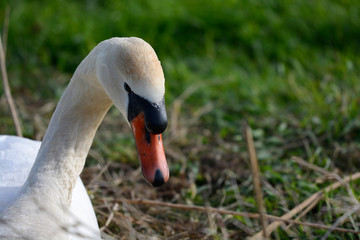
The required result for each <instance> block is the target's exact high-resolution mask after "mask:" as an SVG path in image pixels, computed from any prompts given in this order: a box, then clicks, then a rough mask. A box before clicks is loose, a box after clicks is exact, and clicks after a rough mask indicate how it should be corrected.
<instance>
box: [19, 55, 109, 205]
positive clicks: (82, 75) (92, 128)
mask: <svg viewBox="0 0 360 240" xmlns="http://www.w3.org/2000/svg"><path fill="white" fill-rule="evenodd" d="M92 64H94V60H93V59H92V58H91V55H89V56H88V57H87V58H85V60H84V61H83V62H82V63H81V64H80V66H79V67H78V69H77V70H76V72H75V74H74V76H73V78H72V80H71V82H70V84H69V86H68V87H67V89H66V90H65V93H64V94H63V96H62V97H61V99H60V101H59V103H58V106H57V108H56V110H55V112H54V114H53V116H52V118H51V121H50V124H49V127H48V130H47V131H46V134H45V137H44V139H43V141H42V145H41V147H40V150H39V153H38V155H37V157H36V160H35V163H34V166H33V168H32V169H31V172H30V174H29V177H28V179H27V182H26V184H25V185H24V186H26V188H27V190H26V192H32V190H34V191H36V193H32V194H33V195H34V194H36V195H38V196H42V197H45V196H50V197H51V198H54V195H55V196H56V195H57V196H58V197H59V198H60V199H61V200H60V199H59V200H60V201H61V202H62V203H63V204H67V205H69V204H70V201H71V195H72V190H73V188H74V186H75V182H76V179H77V177H78V176H79V175H80V173H81V171H82V169H83V167H84V164H85V159H86V156H87V154H88V151H89V149H90V146H91V144H92V141H93V139H94V136H95V133H96V130H97V128H98V127H99V125H100V123H101V121H102V120H103V118H104V116H105V114H106V112H107V111H108V109H109V108H110V106H111V104H112V101H111V100H110V98H109V97H108V96H107V94H106V93H105V91H104V90H103V88H102V87H101V85H100V83H99V82H98V79H97V78H96V75H95V74H93V73H92V71H93V67H91V65H92ZM49 182H51V184H49ZM29 190H30V191H29Z"/></svg>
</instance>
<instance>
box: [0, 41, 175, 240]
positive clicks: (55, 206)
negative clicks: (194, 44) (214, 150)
mask: <svg viewBox="0 0 360 240" xmlns="http://www.w3.org/2000/svg"><path fill="white" fill-rule="evenodd" d="M164 84H165V79H164V74H163V71H162V68H161V65H160V62H159V60H158V58H157V56H156V53H155V51H154V50H153V49H152V47H151V46H150V45H149V44H148V43H146V42H145V41H143V40H142V39H139V38H134V37H133V38H111V39H109V40H105V41H103V42H101V43H100V44H99V45H98V46H96V47H95V48H94V49H93V50H92V51H91V52H90V53H89V55H88V56H87V57H86V58H85V59H84V60H83V61H82V62H81V63H80V65H79V66H78V68H77V69H76V71H75V73H74V75H73V77H72V79H71V81H70V83H69V85H68V87H67V88H66V90H65V92H64V94H63V96H62V97H61V99H60V101H59V103H58V105H57V108H56V110H55V112H54V114H53V116H52V118H51V121H50V124H49V127H48V129H47V131H46V133H45V136H44V139H43V141H42V143H41V146H40V142H36V141H32V140H29V139H24V138H19V137H11V136H0V239H14V240H15V239H31V240H32V239H36V240H42V239H43V240H50V239H58V240H63V239H67V240H68V239H101V237H100V232H99V227H98V225H97V222H96V218H95V214H94V210H93V208H92V206H91V203H90V199H89V197H88V196H87V194H86V190H85V188H84V185H83V184H82V182H81V180H80V178H79V174H80V173H81V171H82V169H83V167H84V164H85V158H86V156H87V154H88V151H89V148H90V145H91V143H92V141H93V138H94V135H95V132H96V130H97V128H98V126H99V125H100V123H101V121H102V119H103V118H104V116H105V114H106V112H107V111H108V109H109V108H110V106H111V105H112V104H113V103H114V104H115V106H116V107H117V108H118V109H119V110H120V112H121V113H122V114H123V116H124V117H125V118H126V119H127V120H128V123H129V125H130V127H131V129H132V131H133V134H134V138H135V141H136V147H137V150H138V155H139V159H140V164H141V169H142V172H143V175H144V177H145V179H146V180H147V181H148V182H150V183H151V184H152V185H153V186H160V185H162V184H163V183H164V182H166V181H167V180H168V178H169V170H168V165H167V163H166V158H165V153H164V149H163V144H162V135H161V133H162V132H163V131H164V130H165V128H166V126H167V116H166V111H165V103H164V93H165V87H164ZM39 147H40V148H39ZM35 156H36V157H35ZM76 233H78V234H76Z"/></svg>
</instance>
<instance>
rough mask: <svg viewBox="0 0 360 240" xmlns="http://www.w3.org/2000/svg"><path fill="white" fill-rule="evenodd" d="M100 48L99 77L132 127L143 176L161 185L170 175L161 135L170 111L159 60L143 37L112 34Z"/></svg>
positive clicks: (98, 58)
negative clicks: (119, 36)
mask: <svg viewBox="0 0 360 240" xmlns="http://www.w3.org/2000/svg"><path fill="white" fill-rule="evenodd" d="M99 48H100V49H101V51H100V50H99V51H98V57H97V60H96V74H97V78H98V79H99V81H100V83H101V85H102V87H103V88H104V90H105V92H106V93H107V95H108V96H109V97H110V98H111V100H112V101H113V103H114V104H115V106H116V107H117V108H118V109H119V110H120V112H121V113H122V114H123V116H124V117H125V119H127V121H128V123H129V125H130V127H131V129H132V131H133V134H134V138H135V141H136V147H137V151H138V155H139V159H140V164H141V169H142V173H143V175H144V178H145V179H146V180H147V181H148V182H150V183H151V184H152V185H153V186H161V185H162V184H163V183H165V182H166V181H167V180H168V178H169V169H168V165H167V162H166V157H165V153H164V148H163V143H162V135H161V133H163V132H164V131H165V129H166V126H167V115H166V110H165V101H164V93H165V79H164V73H163V70H162V68H161V64H160V61H159V60H158V58H157V55H156V53H155V51H154V50H153V48H152V47H151V46H150V45H149V44H148V43H146V42H145V41H144V40H142V39H140V38H112V39H109V40H106V41H104V42H102V43H100V44H99Z"/></svg>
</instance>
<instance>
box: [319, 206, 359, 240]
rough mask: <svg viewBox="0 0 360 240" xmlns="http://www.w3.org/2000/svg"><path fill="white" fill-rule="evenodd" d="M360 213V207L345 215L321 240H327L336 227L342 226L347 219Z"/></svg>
mask: <svg viewBox="0 0 360 240" xmlns="http://www.w3.org/2000/svg"><path fill="white" fill-rule="evenodd" d="M359 211H360V207H359V206H356V207H354V208H353V209H351V210H350V211H348V212H347V213H345V214H344V215H343V216H341V217H340V218H338V219H337V220H336V222H335V223H334V224H333V225H332V226H331V229H329V230H328V231H327V232H326V233H325V235H324V236H323V237H322V238H321V240H326V239H327V238H328V237H329V235H330V234H331V232H332V231H333V228H334V227H337V226H339V225H340V224H342V223H343V222H344V221H345V220H346V219H347V218H349V217H350V216H351V215H353V214H355V213H358V212H359Z"/></svg>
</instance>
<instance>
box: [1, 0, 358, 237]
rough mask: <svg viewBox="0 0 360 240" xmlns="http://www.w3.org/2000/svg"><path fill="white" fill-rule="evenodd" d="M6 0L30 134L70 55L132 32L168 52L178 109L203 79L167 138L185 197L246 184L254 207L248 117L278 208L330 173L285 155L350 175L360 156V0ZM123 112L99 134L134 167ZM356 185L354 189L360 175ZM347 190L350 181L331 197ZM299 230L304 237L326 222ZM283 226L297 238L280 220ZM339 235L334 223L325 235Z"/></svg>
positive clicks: (100, 145)
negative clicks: (303, 165)
mask: <svg viewBox="0 0 360 240" xmlns="http://www.w3.org/2000/svg"><path fill="white" fill-rule="evenodd" d="M8 5H9V6H10V7H11V16H10V28H9V35H8V47H7V67H8V73H9V78H10V80H11V87H12V92H13V94H14V96H15V98H16V100H17V102H18V104H19V105H21V106H22V108H21V109H20V110H21V111H20V115H21V116H22V119H23V127H24V133H25V135H26V136H27V137H31V138H34V137H36V136H38V135H40V136H41V135H42V134H43V128H41V127H39V123H38V122H37V121H36V120H35V117H34V116H35V115H38V116H40V118H42V119H45V120H43V121H44V122H45V123H43V125H46V122H47V121H48V119H49V117H50V116H51V114H50V113H51V108H50V110H48V111H45V112H44V113H37V111H36V109H37V108H38V107H40V106H43V105H44V104H45V103H46V102H55V101H57V100H58V99H59V97H60V96H61V93H62V91H63V89H64V88H65V86H66V84H67V82H68V80H69V79H70V77H71V74H72V73H73V71H74V70H75V68H76V66H77V65H78V64H79V62H80V61H81V60H82V59H83V58H84V57H85V56H86V54H87V53H88V52H89V51H90V50H91V49H92V48H93V47H94V46H95V45H96V44H97V43H98V42H100V41H102V40H104V39H107V38H110V37H112V36H138V37H141V38H143V39H145V40H146V41H148V42H149V43H150V44H151V45H152V46H153V47H154V49H155V51H156V52H157V53H158V56H159V59H160V60H161V63H162V66H163V68H164V72H165V76H166V101H167V106H168V112H169V115H170V116H171V115H172V114H173V112H174V109H173V104H174V102H176V100H177V99H178V98H179V96H181V95H182V94H183V93H184V92H185V91H187V90H188V89H191V88H195V87H196V90H195V91H194V92H193V93H192V94H190V95H189V96H187V97H186V98H185V99H183V101H182V102H181V111H180V117H179V120H178V130H179V131H178V132H171V131H170V132H169V133H166V134H165V141H166V139H171V141H170V140H169V143H165V144H166V145H167V146H166V147H167V148H169V149H171V150H172V152H175V153H177V155H176V154H175V155H174V154H173V155H169V157H168V158H169V163H170V167H171V173H172V177H173V178H183V177H185V179H187V181H188V182H190V183H194V184H195V188H194V187H192V188H191V187H189V186H190V185H191V184H190V185H189V186H185V187H183V188H181V191H180V192H179V194H180V199H179V201H180V202H194V203H197V204H201V205H204V204H205V203H206V202H210V203H211V204H212V205H213V206H218V205H219V204H220V203H221V202H222V203H223V204H224V205H228V204H233V203H234V202H236V201H238V200H237V199H236V197H237V196H238V194H240V195H241V196H242V198H243V201H244V202H245V203H248V204H249V205H251V206H252V207H242V208H241V209H240V207H239V209H237V210H242V211H244V210H246V211H250V210H251V211H256V207H255V205H254V196H253V194H254V193H253V190H252V183H251V182H249V181H246V180H247V179H248V177H249V167H248V165H247V161H246V155H245V152H246V147H245V143H244V140H243V137H242V130H241V122H242V121H243V120H247V121H248V122H249V123H250V125H251V126H252V128H253V130H254V138H255V144H256V148H257V153H258V157H259V161H260V165H261V171H262V174H263V177H264V179H266V181H267V182H268V183H269V184H270V186H272V187H273V189H276V190H277V191H278V192H274V191H273V190H272V189H271V188H267V187H264V195H265V204H266V208H267V211H268V212H269V213H271V214H274V215H280V214H283V213H285V212H286V211H288V209H291V208H292V207H294V206H295V205H296V204H298V203H299V202H300V201H302V200H304V199H305V198H306V197H308V196H309V195H311V194H312V193H314V192H316V191H317V190H319V189H321V188H322V187H323V186H325V185H326V184H316V183H315V182H314V181H315V179H316V178H317V177H318V176H319V175H318V174H316V173H314V172H312V171H309V170H306V169H303V168H301V167H299V166H298V165H297V164H295V163H294V162H292V161H291V160H290V157H291V156H293V155H297V156H301V157H303V158H305V159H307V160H309V161H311V162H312V163H313V164H316V165H318V166H320V167H323V168H325V169H327V170H329V171H334V170H336V169H340V172H341V174H344V175H345V174H347V173H350V172H355V171H357V170H359V168H360V164H359V163H358V161H359V156H360V144H359V140H360V117H359V107H358V106H359V105H360V97H359V93H360V84H359V76H360V75H359V73H360V72H359V69H360V56H359V54H358V52H359V51H360V45H359V39H360V3H357V2H355V1H347V0H343V1H329V0H319V1H316V2H314V1H309V0H295V1H261V0H256V1H233V0H226V1H218V0H211V1H190V0H184V1H176V2H175V1H165V0H158V1H147V0H141V1H116V0H108V1H96V0H82V1H64V0H54V1H51V2H46V1H32V2H31V3H30V2H26V1H20V0H11V1H9V0H5V1H1V2H0V19H3V18H4V13H5V7H6V6H8ZM0 90H1V91H2V89H1V87H0ZM0 114H1V118H0V133H4V134H5V133H6V134H14V132H15V130H14V128H13V126H12V122H11V120H10V118H9V116H10V115H9V112H8V110H7V108H6V105H5V104H3V103H2V104H1V105H0ZM120 118H121V116H120V115H119V113H118V112H117V111H116V110H111V112H110V114H109V116H108V117H107V118H106V119H105V122H104V124H103V126H102V127H101V129H100V132H99V134H98V135H97V138H96V139H95V142H94V148H95V149H96V151H98V152H99V153H100V154H101V156H102V157H103V158H104V159H109V160H114V161H116V160H117V161H120V162H126V163H129V164H130V165H131V166H133V167H136V166H137V162H136V154H135V146H134V143H133V142H132V139H131V133H130V131H128V130H124V131H125V133H124V134H122V135H119V134H118V133H116V132H114V128H119V129H125V125H124V124H123V123H124V122H122V123H120V124H119V123H117V121H118V119H120ZM191 119H194V120H193V121H192V122H191ZM40 125H41V124H40ZM169 127H170V128H171V125H170V126H169ZM124 146H125V147H124ZM176 156H177V157H176ZM179 156H180V157H179ZM90 158H93V157H90ZM91 162H92V163H96V161H95V159H92V161H91ZM234 182H236V183H237V186H238V188H239V189H238V191H239V192H238V193H237V192H236V191H234ZM353 188H354V191H355V195H356V197H357V198H359V197H358V195H357V194H356V192H357V191H358V190H359V186H358V185H353ZM194 189H196V191H195V192H194ZM336 194H337V195H336ZM339 195H345V196H346V192H345V191H343V190H338V191H336V193H334V195H332V196H330V197H329V198H330V199H332V198H336V196H339ZM326 202H327V200H325V201H322V202H321V203H320V204H319V206H318V207H317V208H315V209H314V210H313V211H311V212H310V213H308V214H307V216H308V220H310V221H322V222H324V223H326V224H331V223H333V222H334V221H336V219H337V218H338V217H339V216H341V214H339V213H336V214H334V213H333V212H332V211H331V209H330V210H329V209H327V210H328V211H327V214H322V213H323V212H324V206H326ZM327 206H331V207H332V208H337V205H333V203H328V205H327ZM325 212H326V211H325ZM329 214H330V215H329ZM245 224H246V223H245ZM253 224H255V225H254V229H258V228H256V227H255V226H258V225H257V224H258V223H257V222H254V223H253ZM349 227H351V226H349ZM229 229H230V230H232V231H233V230H234V229H235V230H234V231H240V232H241V230H240V229H239V228H236V227H234V226H231V227H229ZM218 231H219V232H218V236H221V232H220V230H218ZM294 232H295V234H297V237H298V238H299V239H304V238H308V237H309V234H310V235H311V236H313V237H314V239H318V238H319V237H320V236H321V235H323V234H324V233H325V231H319V230H313V229H312V230H311V231H310V233H309V232H308V231H305V230H304V229H301V228H296V229H295V230H294ZM159 234H160V233H159ZM277 234H278V236H280V239H291V237H290V235H289V233H288V232H285V231H283V230H278V233H277ZM240 235H241V236H244V235H246V234H245V233H243V232H242V233H240ZM240 235H236V236H240ZM214 236H215V235H214ZM345 237H349V235H347V234H340V233H335V232H334V233H332V235H331V237H330V238H329V239H342V238H345ZM352 238H354V239H355V237H354V236H352ZM215 239H216V238H215Z"/></svg>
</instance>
